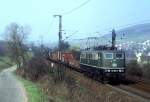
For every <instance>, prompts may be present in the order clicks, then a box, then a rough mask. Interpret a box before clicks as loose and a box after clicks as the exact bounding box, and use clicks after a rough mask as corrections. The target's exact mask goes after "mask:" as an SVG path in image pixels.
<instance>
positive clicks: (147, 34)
mask: <svg viewBox="0 0 150 102" xmlns="http://www.w3.org/2000/svg"><path fill="white" fill-rule="evenodd" d="M116 34H117V40H118V41H121V40H122V41H134V42H139V41H145V40H149V39H150V23H146V24H138V25H134V26H130V27H127V28H124V29H121V30H118V31H116ZM101 38H102V39H103V40H105V39H106V38H107V39H110V40H111V34H107V35H104V36H102V37H101Z"/></svg>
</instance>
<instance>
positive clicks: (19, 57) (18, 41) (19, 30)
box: [5, 23, 30, 68]
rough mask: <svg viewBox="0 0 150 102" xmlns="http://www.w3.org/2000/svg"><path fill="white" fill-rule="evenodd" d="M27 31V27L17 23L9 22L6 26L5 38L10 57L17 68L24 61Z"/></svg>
mask: <svg viewBox="0 0 150 102" xmlns="http://www.w3.org/2000/svg"><path fill="white" fill-rule="evenodd" d="M29 31H30V29H29V27H27V26H21V25H19V24H17V23H11V24H10V25H9V26H7V27H6V31H5V40H6V41H7V42H8V51H9V54H10V57H11V59H12V60H13V61H14V62H16V64H17V68H20V67H21V64H24V63H25V62H26V55H27V48H26V46H25V42H26V39H27V35H28V34H29Z"/></svg>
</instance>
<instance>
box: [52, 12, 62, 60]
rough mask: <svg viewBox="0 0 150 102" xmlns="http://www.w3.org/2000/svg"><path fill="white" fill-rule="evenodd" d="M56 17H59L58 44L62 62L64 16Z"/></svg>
mask: <svg viewBox="0 0 150 102" xmlns="http://www.w3.org/2000/svg"><path fill="white" fill-rule="evenodd" d="M54 17H59V33H58V36H59V43H58V49H59V60H60V61H61V59H62V58H61V50H62V46H61V45H62V44H61V43H62V16H61V15H54Z"/></svg>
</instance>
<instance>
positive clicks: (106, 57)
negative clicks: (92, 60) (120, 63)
mask: <svg viewBox="0 0 150 102" xmlns="http://www.w3.org/2000/svg"><path fill="white" fill-rule="evenodd" d="M104 57H105V59H113V53H105V54H104Z"/></svg>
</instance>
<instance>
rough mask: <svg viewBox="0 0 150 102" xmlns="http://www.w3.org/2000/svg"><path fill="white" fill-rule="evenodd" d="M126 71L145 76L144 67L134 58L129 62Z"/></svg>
mask: <svg viewBox="0 0 150 102" xmlns="http://www.w3.org/2000/svg"><path fill="white" fill-rule="evenodd" d="M126 73H127V74H129V75H133V76H138V77H142V76H143V71H142V67H141V66H140V64H138V63H137V61H135V60H132V61H130V62H129V63H128V64H127V70H126Z"/></svg>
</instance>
